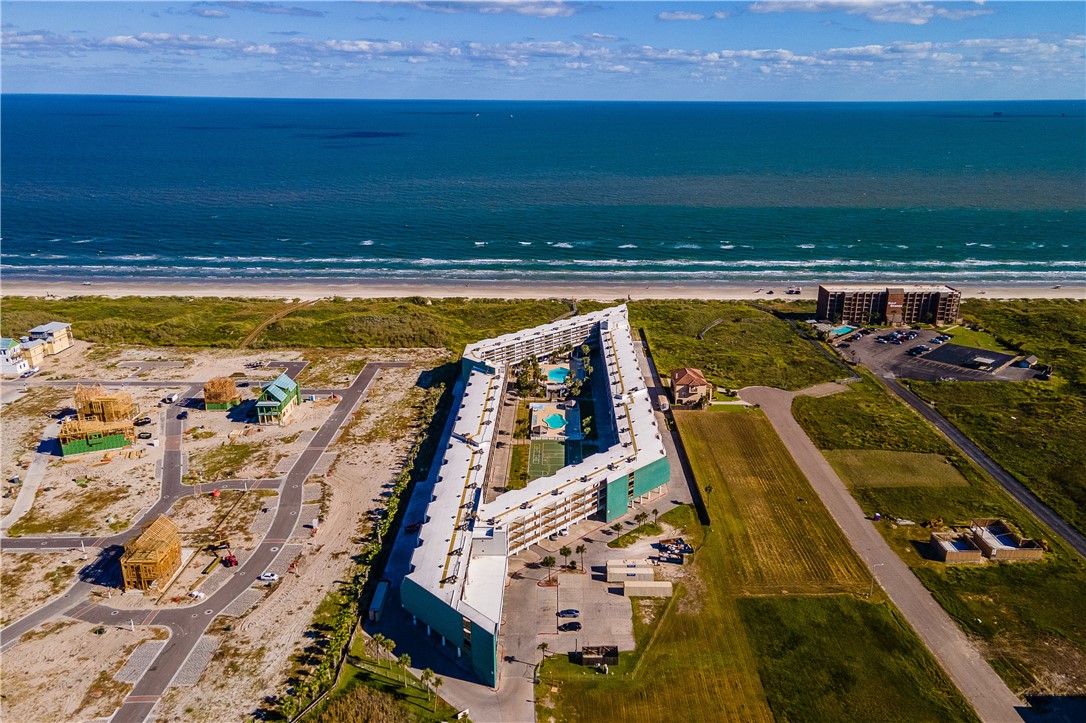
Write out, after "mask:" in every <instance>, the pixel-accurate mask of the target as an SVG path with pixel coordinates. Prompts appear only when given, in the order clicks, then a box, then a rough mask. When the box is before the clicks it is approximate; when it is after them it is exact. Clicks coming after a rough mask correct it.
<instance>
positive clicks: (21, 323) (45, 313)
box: [0, 296, 286, 347]
mask: <svg viewBox="0 0 1086 723" xmlns="http://www.w3.org/2000/svg"><path fill="white" fill-rule="evenodd" d="M284 306H286V304H285V303H284V302H282V301H274V300H262V299H215V298H192V297H180V296H156V297H145V296H126V297H123V298H119V299H108V298H105V297H101V296H74V297H71V298H67V299H58V300H45V299H41V298H26V297H16V296H4V297H3V299H2V301H0V308H2V309H3V313H2V314H0V329H2V332H3V334H4V336H12V337H14V338H16V339H17V338H19V335H20V334H25V333H26V331H27V330H28V329H30V328H32V327H34V326H37V325H38V324H44V323H46V322H49V321H56V320H58V319H61V320H63V321H66V322H69V323H71V325H72V332H73V333H74V334H75V337H76V338H77V339H84V340H87V341H93V342H97V343H123V344H139V345H147V346H211V347H232V346H236V345H237V344H238V343H240V342H241V340H242V339H244V338H245V337H246V335H248V334H249V332H251V331H252V330H253V329H255V328H256V327H257V325H259V324H260V323H261V322H262V321H264V320H265V319H267V318H268V317H270V316H271V315H272V314H274V313H275V312H277V311H281V310H282V309H283V308H284Z"/></svg>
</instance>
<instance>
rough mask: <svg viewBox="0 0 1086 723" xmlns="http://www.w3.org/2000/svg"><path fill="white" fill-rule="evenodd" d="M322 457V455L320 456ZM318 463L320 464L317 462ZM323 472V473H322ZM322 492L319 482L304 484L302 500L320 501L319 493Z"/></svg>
mask: <svg viewBox="0 0 1086 723" xmlns="http://www.w3.org/2000/svg"><path fill="white" fill-rule="evenodd" d="M322 459H323V457H322ZM318 464H320V463H319V462H318ZM322 474H323V473H322ZM323 494H324V490H323V489H321V486H320V485H319V484H311V485H306V486H305V489H304V490H303V492H302V501H303V502H320V499H321V495H323Z"/></svg>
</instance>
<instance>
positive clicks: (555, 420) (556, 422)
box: [543, 370, 568, 429]
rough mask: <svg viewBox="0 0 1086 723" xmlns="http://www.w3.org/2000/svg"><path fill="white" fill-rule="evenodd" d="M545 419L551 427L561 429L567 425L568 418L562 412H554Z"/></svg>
mask: <svg viewBox="0 0 1086 723" xmlns="http://www.w3.org/2000/svg"><path fill="white" fill-rule="evenodd" d="M567 371H568V370H567ZM543 421H544V422H546V423H547V426H548V427H550V428H551V429H561V428H562V427H564V426H566V418H565V417H563V416H562V415H561V414H552V415H551V416H549V417H544V418H543Z"/></svg>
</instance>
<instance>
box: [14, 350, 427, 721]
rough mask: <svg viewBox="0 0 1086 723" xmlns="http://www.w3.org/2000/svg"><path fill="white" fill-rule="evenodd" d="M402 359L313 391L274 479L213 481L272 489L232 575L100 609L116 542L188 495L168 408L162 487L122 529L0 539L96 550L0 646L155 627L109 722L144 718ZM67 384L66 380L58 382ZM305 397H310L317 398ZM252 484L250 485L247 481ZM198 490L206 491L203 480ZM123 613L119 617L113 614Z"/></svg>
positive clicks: (179, 433)
mask: <svg viewBox="0 0 1086 723" xmlns="http://www.w3.org/2000/svg"><path fill="white" fill-rule="evenodd" d="M267 366H286V367H287V373H288V374H291V373H292V374H293V375H295V376H296V375H297V373H298V372H300V371H301V369H302V368H303V367H304V363H302V362H289V363H282V364H276V363H269V364H268V365H267ZM409 366H410V364H409V363H405V362H389V363H370V364H367V365H366V366H365V368H363V369H362V371H361V372H360V373H359V374H358V376H357V377H355V379H354V381H353V382H352V383H351V384H350V386H348V387H346V388H345V389H335V390H320V392H333V393H335V394H337V395H338V396H340V397H341V400H340V402H339V404H338V405H337V406H336V407H335V409H334V411H333V412H332V414H331V416H330V417H329V418H328V420H327V421H325V423H324V424H323V425H321V427H320V428H319V430H318V431H317V432H316V434H315V435H314V436H313V438H312V439H311V440H310V442H309V444H308V445H307V446H306V448H305V450H304V451H303V452H302V454H301V455H300V456H299V457H298V459H297V460H296V461H295V462H294V465H293V466H292V467H291V469H290V471H289V472H287V474H286V475H285V476H284V477H282V478H281V479H278V480H260V481H255V480H232V481H230V482H227V483H216V484H214V485H213V488H214V489H242V488H248V489H253V488H265V489H278V490H279V493H280V499H279V505H278V507H277V509H276V513H275V518H274V519H273V521H272V524H271V527H270V528H269V530H268V531H267V533H266V534H265V536H264V539H263V540H262V541H261V542H260V543H259V544H258V545H257V547H256V549H255V550H254V551H253V553H252V555H251V556H250V557H249V558H248V559H247V560H246V561H245V563H244V564H243V565H241V566H240V567H238V568H236V569H235V570H234V573H233V575H232V576H231V577H230V579H229V580H227V582H226V583H225V584H224V585H223V586H222V587H221V588H220V589H219V590H217V591H216V592H215V593H213V594H212V595H210V596H209V597H208V598H206V599H204V600H201V601H199V602H198V603H196V604H195V605H191V606H188V607H184V608H171V609H165V610H154V609H150V608H146V609H138V610H125V611H123V613H122V612H121V611H120V610H117V609H115V608H112V607H110V606H108V605H102V604H96V603H93V602H91V601H90V600H89V599H88V596H89V594H90V592H91V590H92V589H93V588H94V581H95V580H96V579H100V578H101V576H103V575H105V574H108V572H109V571H110V570H112V569H113V568H115V566H116V564H117V560H118V558H119V557H120V554H121V552H122V547H121V546H122V545H123V543H124V542H125V541H127V540H128V539H130V538H132V537H134V536H135V535H137V534H138V533H139V530H140V529H141V528H142V526H143V525H144V524H145V523H146V522H147V521H150V520H152V519H154V518H155V517H157V516H158V515H159V514H163V513H165V512H167V511H168V510H169V509H170V507H172V506H173V504H174V503H175V502H177V500H179V499H181V498H182V497H187V496H189V495H191V494H192V489H191V487H190V486H188V485H185V484H183V482H182V466H183V455H182V449H181V446H182V445H181V440H182V437H183V433H184V420H183V419H182V418H181V417H180V413H181V407H180V406H176V405H170V406H169V407H168V408H167V415H166V421H165V426H164V428H163V434H164V438H165V445H166V446H165V452H164V457H163V463H162V487H161V496H160V497H159V500H158V501H157V502H156V503H155V504H154V505H152V506H151V508H150V509H148V510H147V511H146V512H145V513H144V514H143V515H142V516H141V517H140V519H139V520H137V522H136V523H135V524H134V525H133V526H132V528H130V529H129V530H128V531H127V532H124V533H122V534H119V535H112V536H108V537H97V538H87V537H79V536H74V537H73V536H65V537H32V536H27V537H21V538H3V539H0V549H3V550H5V551H16V550H23V551H30V550H58V549H65V550H66V549H72V548H76V547H84V548H86V547H92V548H98V549H101V550H102V552H101V554H100V555H99V557H98V558H97V559H96V560H95V561H94V562H93V563H91V564H90V565H88V566H86V567H84V568H83V570H81V571H80V580H79V582H77V583H76V584H75V585H73V586H72V587H71V588H69V589H68V590H67V591H66V592H65V593H63V594H62V595H61V596H60V597H58V598H56V599H54V600H52V601H50V602H49V603H47V604H46V605H44V606H42V607H40V608H38V609H37V610H35V611H34V612H32V613H30V614H29V615H27V616H25V617H23V618H21V619H20V620H17V621H15V622H14V623H12V624H11V625H9V626H7V627H6V628H4V629H3V630H0V649H3V648H6V647H8V646H10V645H13V644H15V643H16V642H17V641H18V639H19V638H20V636H22V635H23V634H24V633H26V632H28V631H30V630H32V629H33V628H35V627H37V626H38V625H40V624H41V623H43V622H45V621H46V620H49V619H51V618H53V617H56V616H59V615H67V616H68V617H73V618H77V619H79V620H84V621H86V622H90V623H95V624H117V623H118V621H119V620H128V619H131V620H133V621H134V622H135V624H138V625H160V626H164V627H166V628H168V629H169V631H170V639H169V641H168V642H167V643H166V645H165V646H164V647H163V649H162V651H161V652H160V653H159V654H158V656H157V657H156V658H155V660H154V661H153V662H152V663H151V665H150V666H149V667H148V669H147V671H146V672H145V673H144V675H143V676H142V677H141V678H140V680H139V681H138V682H136V684H135V686H134V687H133V689H132V691H131V692H130V693H129V695H128V697H127V698H126V699H125V702H124V704H123V705H122V706H121V707H120V708H119V709H118V710H117V712H116V713H115V714H114V715H113V717H112V719H111V720H112V721H114V722H115V723H129V722H130V721H131V722H136V721H143V720H146V719H147V717H148V716H149V715H150V713H151V711H152V710H153V709H154V707H155V705H156V704H157V702H158V700H159V698H160V697H161V696H162V695H163V693H165V691H166V689H167V688H168V687H169V686H170V684H171V683H172V682H173V680H174V678H175V677H176V675H177V673H178V671H179V670H180V669H181V666H182V665H183V664H184V663H185V661H186V660H187V659H188V657H189V654H190V653H191V652H192V650H193V648H194V647H195V646H196V643H197V642H198V641H199V640H200V637H201V636H202V635H203V633H204V632H205V631H206V630H207V628H208V627H209V626H210V624H211V622H212V621H213V620H214V619H215V617H216V616H218V615H219V614H221V613H222V611H223V610H224V609H225V608H226V607H227V606H228V605H229V604H230V603H232V602H233V601H234V600H235V599H236V598H237V597H238V596H239V595H241V594H242V593H243V592H245V590H247V589H249V587H251V586H252V585H253V584H254V582H256V578H257V576H258V575H260V574H261V573H262V572H264V571H265V570H266V569H267V568H268V567H269V566H270V565H271V564H272V563H273V562H274V561H275V559H276V557H278V555H279V553H280V551H281V550H282V548H283V546H284V544H285V543H286V542H287V541H288V540H289V539H290V537H291V536H292V535H293V534H294V530H295V527H296V525H297V523H298V515H299V511H300V510H301V507H302V501H303V493H304V488H305V481H306V479H307V478H308V477H309V476H310V474H311V473H312V471H313V469H314V467H315V466H316V465H317V463H318V462H319V460H320V459H321V456H322V455H323V454H324V453H325V452H326V451H327V449H328V448H329V447H330V446H331V445H332V444H333V443H334V442H335V440H336V439H337V437H338V436H339V433H340V430H341V429H342V428H343V426H344V425H345V424H346V423H347V422H348V420H349V419H350V418H351V415H352V414H353V412H354V411H355V409H356V408H357V407H358V404H359V403H360V402H361V400H362V399H363V397H365V395H366V393H367V392H368V391H369V388H370V385H371V384H372V383H373V380H374V379H375V378H376V376H377V374H378V373H379V372H380V371H381V370H382V369H389V368H397V367H409ZM102 383H103V384H109V385H113V384H129V385H132V384H136V385H139V386H163V384H164V382H102ZM65 384H66V385H72V384H74V383H71V382H69V383H65ZM184 384H187V385H188V388H187V390H186V391H185V395H184V396H185V397H186V398H189V397H193V396H195V395H196V393H197V392H198V391H199V385H200V383H198V382H187V383H184ZM320 392H312V393H320ZM254 482H255V484H252V483H254ZM205 486H211V485H210V483H209V484H208V485H205ZM122 615H123V617H121V616H122Z"/></svg>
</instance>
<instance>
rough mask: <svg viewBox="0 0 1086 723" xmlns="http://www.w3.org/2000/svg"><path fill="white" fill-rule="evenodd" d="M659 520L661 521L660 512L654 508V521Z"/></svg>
mask: <svg viewBox="0 0 1086 723" xmlns="http://www.w3.org/2000/svg"><path fill="white" fill-rule="evenodd" d="M658 519H660V510H658V509H656V508H655V507H653V508H652V521H653V522H656V521H657V520H658Z"/></svg>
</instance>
